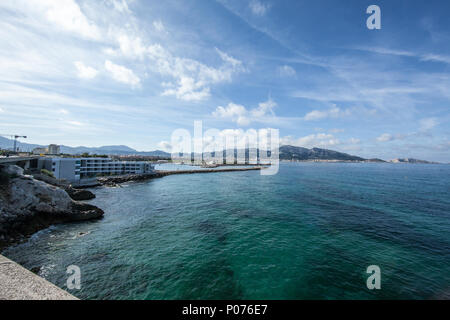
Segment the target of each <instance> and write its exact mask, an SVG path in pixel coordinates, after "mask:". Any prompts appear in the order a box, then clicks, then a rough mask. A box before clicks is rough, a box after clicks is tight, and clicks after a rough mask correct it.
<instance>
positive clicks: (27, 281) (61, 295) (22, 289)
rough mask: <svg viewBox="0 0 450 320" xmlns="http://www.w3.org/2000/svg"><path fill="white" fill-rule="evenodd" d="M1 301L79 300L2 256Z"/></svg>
mask: <svg viewBox="0 0 450 320" xmlns="http://www.w3.org/2000/svg"><path fill="white" fill-rule="evenodd" d="M0 300H78V299H77V298H76V297H74V296H72V295H71V294H69V293H68V292H66V291H64V290H62V289H60V288H58V287H57V286H55V285H54V284H52V283H50V282H48V281H47V280H45V279H43V278H41V277H39V276H38V275H36V274H34V273H32V272H31V271H28V270H27V269H25V268H23V267H22V266H20V265H18V264H17V263H15V262H14V261H11V260H9V259H8V258H5V257H4V256H2V255H0Z"/></svg>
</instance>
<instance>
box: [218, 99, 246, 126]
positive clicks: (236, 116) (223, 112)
mask: <svg viewBox="0 0 450 320" xmlns="http://www.w3.org/2000/svg"><path fill="white" fill-rule="evenodd" d="M247 114H248V111H247V109H246V108H245V107H244V106H241V105H238V104H234V103H229V104H228V106H226V107H221V106H219V107H217V109H216V111H214V112H213V116H215V117H216V118H225V119H231V120H233V121H234V122H236V123H237V124H238V125H242V126H246V125H248V124H249V123H250V120H249V119H248V118H247Z"/></svg>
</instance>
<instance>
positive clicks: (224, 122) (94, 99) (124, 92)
mask: <svg viewBox="0 0 450 320" xmlns="http://www.w3.org/2000/svg"><path fill="white" fill-rule="evenodd" d="M371 4H376V5H378V6H379V7H380V8H381V30H369V29H368V28H367V27H366V19H367V17H368V16H369V15H368V14H366V8H367V7H368V6H369V5H371ZM449 12H450V3H449V2H448V1H412V0H409V1H400V0H391V1H364V0H353V1H352V0H347V1H345V2H344V1H337V0H334V1H327V0H321V1H317V0H316V1H300V0H299V1H279V0H277V1H275V0H249V1H246V0H236V1H232V0H217V1H213V0H212V1H205V0H198V1H195V0H190V1H175V0H165V1H144V0H102V1H86V0H35V1H31V0H19V1H16V0H14V1H12V0H11V1H10V0H2V1H1V2H0V39H1V40H0V82H1V83H0V120H1V122H0V123H1V130H0V133H2V134H4V133H6V134H9V133H13V134H23V135H27V136H29V138H28V139H27V140H26V142H28V143H38V144H48V143H57V144H65V145H71V146H78V145H84V146H100V145H113V144H114V145H117V144H125V145H128V146H130V147H133V148H136V149H138V150H154V149H164V148H167V147H169V143H168V141H170V137H171V134H172V132H173V131H174V130H175V129H177V128H186V129H188V130H192V127H193V123H194V120H202V121H203V126H204V129H207V128H217V129H219V130H224V132H227V130H228V131H229V130H231V129H243V130H247V129H249V128H254V129H261V128H276V129H279V130H280V136H281V137H282V143H284V144H292V145H298V146H305V147H322V148H329V149H333V150H338V151H344V152H348V153H351V154H357V155H360V156H364V157H381V158H383V159H391V158H396V157H415V158H422V159H428V160H437V161H446V162H450V131H449V126H448V123H449V120H450V117H449V110H450V20H449V19H448V13H449ZM166 150H167V149H166Z"/></svg>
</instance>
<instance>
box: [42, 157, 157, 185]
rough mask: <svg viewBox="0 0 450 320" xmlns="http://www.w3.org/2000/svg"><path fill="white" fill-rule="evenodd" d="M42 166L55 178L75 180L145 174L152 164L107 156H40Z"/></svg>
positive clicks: (151, 170) (151, 168) (149, 170)
mask: <svg viewBox="0 0 450 320" xmlns="http://www.w3.org/2000/svg"><path fill="white" fill-rule="evenodd" d="M40 161H43V165H42V168H45V169H46V170H48V171H50V172H52V173H53V175H54V176H55V178H57V179H65V180H67V181H71V182H75V181H79V180H82V179H87V178H94V177H99V176H108V175H122V174H146V173H152V172H153V171H154V166H153V165H152V164H151V163H149V162H146V161H113V160H111V159H109V158H42V159H41V160H40Z"/></svg>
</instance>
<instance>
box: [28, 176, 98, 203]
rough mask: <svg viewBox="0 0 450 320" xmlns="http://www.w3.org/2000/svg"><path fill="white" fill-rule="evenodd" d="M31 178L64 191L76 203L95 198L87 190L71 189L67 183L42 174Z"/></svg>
mask: <svg viewBox="0 0 450 320" xmlns="http://www.w3.org/2000/svg"><path fill="white" fill-rule="evenodd" d="M33 178H35V179H37V180H40V181H44V182H45V183H48V184H51V185H52V186H55V187H60V188H62V189H64V190H65V191H66V192H67V193H68V194H69V196H70V197H71V198H72V199H73V200H76V201H84V200H91V199H94V198H95V194H93V193H92V192H90V191H88V190H80V189H75V188H73V187H72V186H71V185H70V183H69V182H67V181H65V180H58V179H55V178H52V177H49V176H46V175H43V174H34V175H33Z"/></svg>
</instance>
